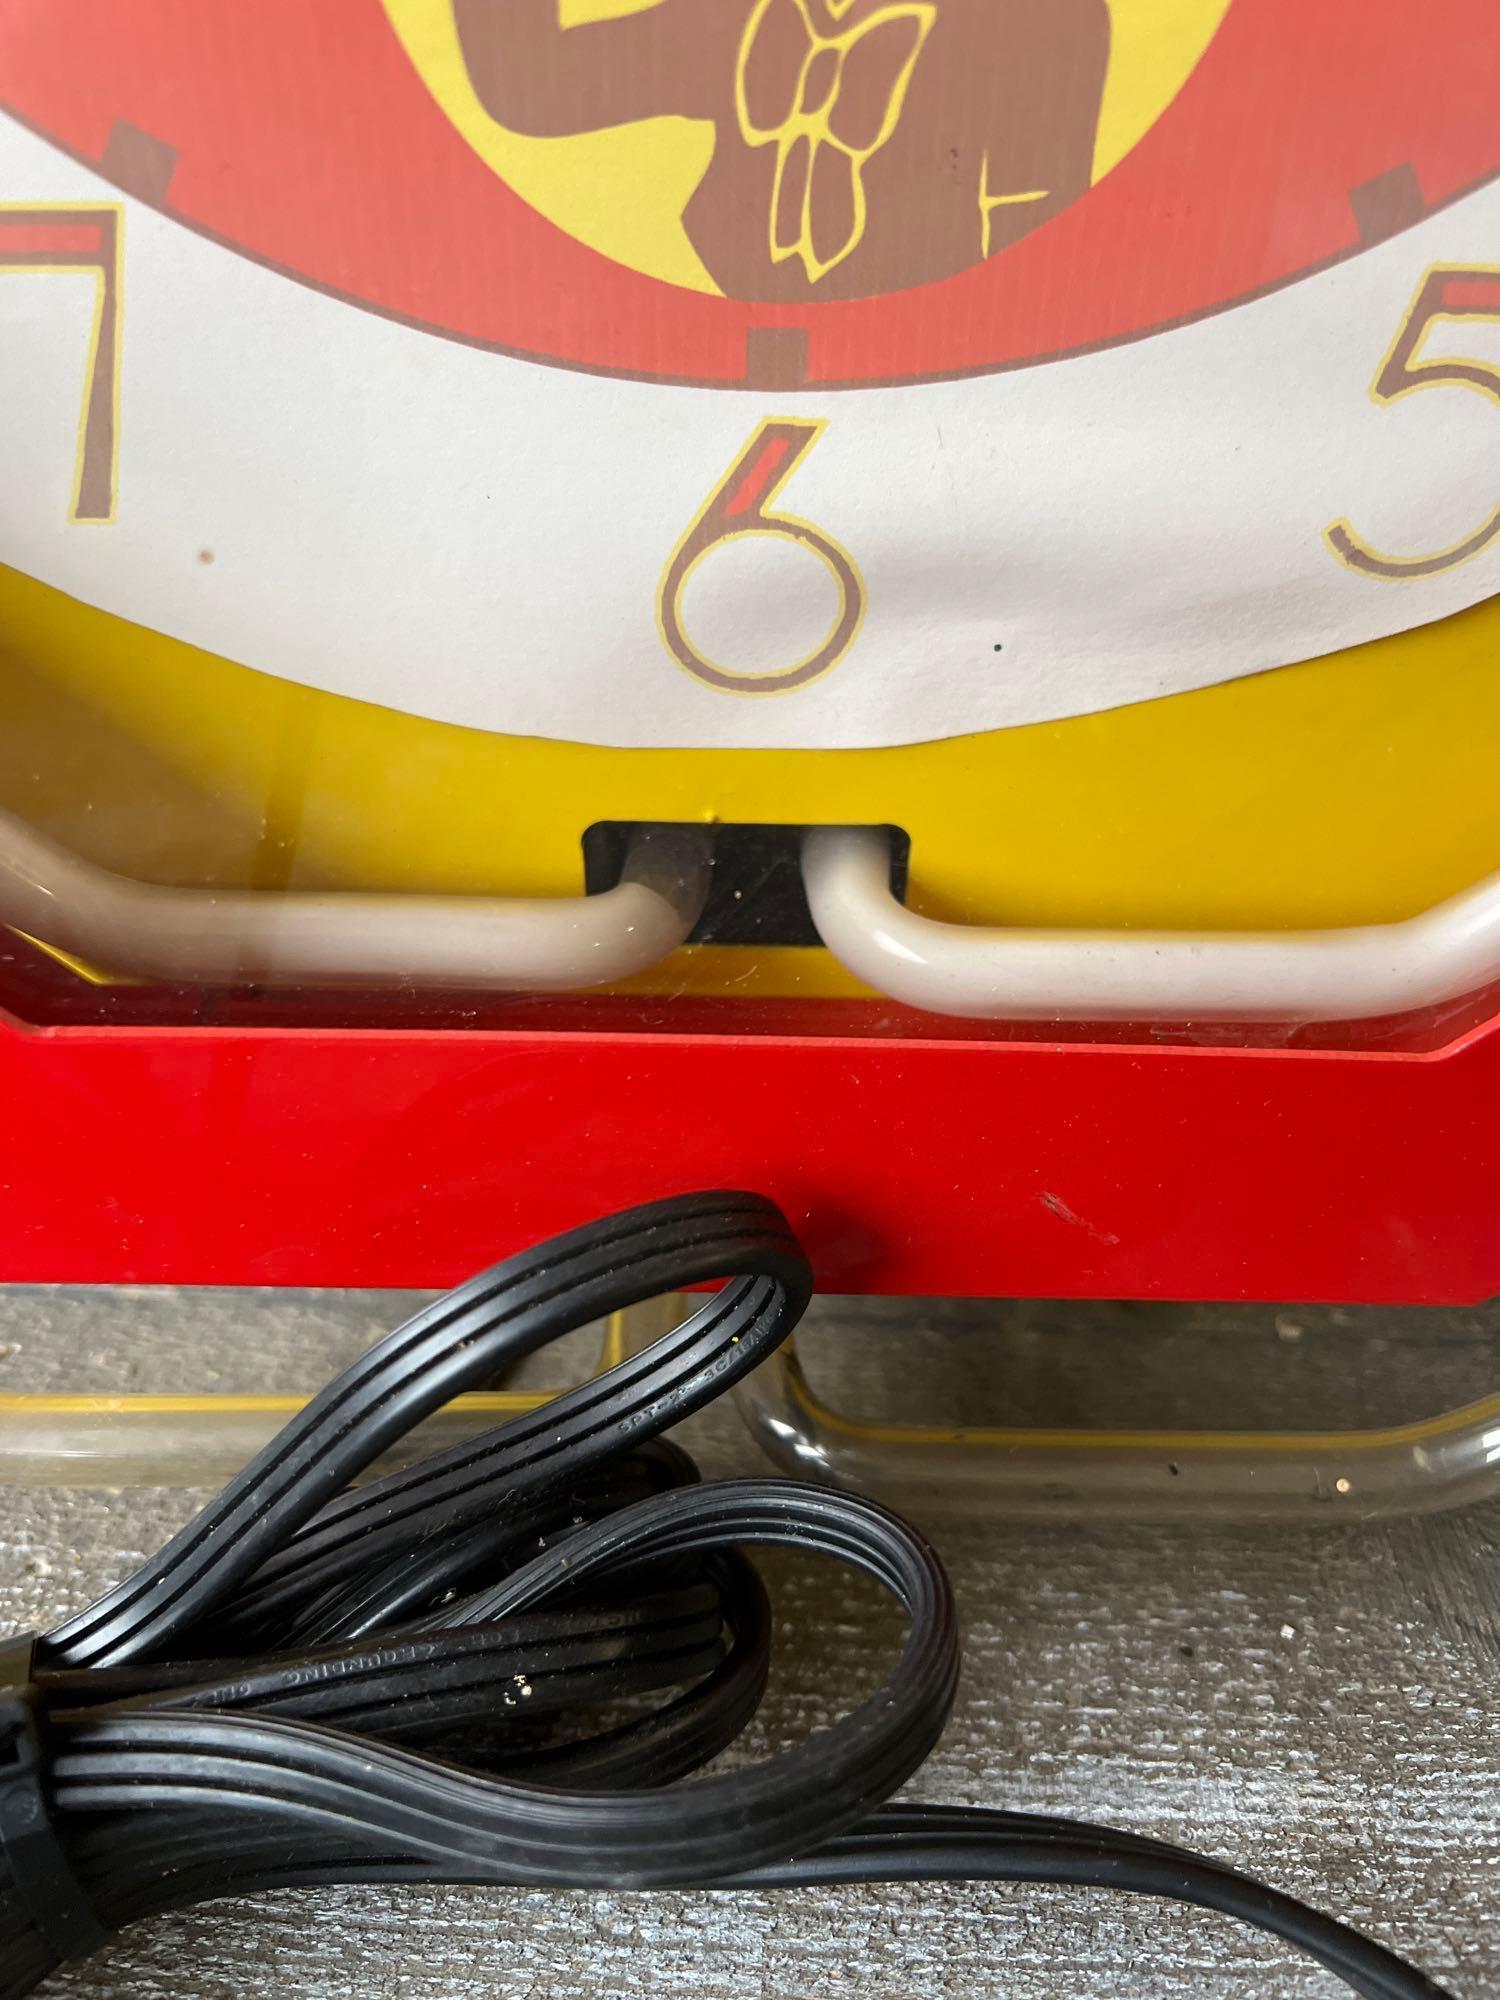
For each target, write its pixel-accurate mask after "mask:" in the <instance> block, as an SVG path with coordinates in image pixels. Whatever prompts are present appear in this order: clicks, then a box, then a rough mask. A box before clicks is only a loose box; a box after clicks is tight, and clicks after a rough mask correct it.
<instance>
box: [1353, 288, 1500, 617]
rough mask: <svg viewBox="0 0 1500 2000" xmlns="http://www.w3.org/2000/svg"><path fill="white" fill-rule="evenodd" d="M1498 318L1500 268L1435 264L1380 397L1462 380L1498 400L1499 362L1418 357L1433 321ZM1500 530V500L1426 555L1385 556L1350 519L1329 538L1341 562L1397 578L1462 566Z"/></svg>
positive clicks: (1375, 388) (1384, 375) (1384, 366)
mask: <svg viewBox="0 0 1500 2000" xmlns="http://www.w3.org/2000/svg"><path fill="white" fill-rule="evenodd" d="M1440 317H1441V318H1443V319H1494V320H1500V270H1496V269H1495V268H1493V267H1488V268H1487V267H1486V266H1484V265H1482V264H1480V265H1473V264H1435V265H1434V266H1433V267H1432V269H1431V270H1430V271H1429V272H1428V273H1427V275H1426V277H1425V278H1424V279H1423V280H1422V282H1421V284H1420V285H1419V286H1418V288H1417V295H1416V297H1415V298H1414V299H1413V300H1412V302H1411V304H1410V306H1409V307H1408V308H1407V312H1406V317H1405V319H1403V320H1402V322H1401V326H1400V330H1399V331H1398V332H1397V334H1396V338H1395V339H1394V340H1393V341H1392V342H1391V347H1390V351H1389V353H1388V354H1387V355H1386V357H1385V360H1384V361H1383V362H1382V363H1381V364H1380V372H1379V374H1378V375H1377V376H1376V377H1375V380H1374V381H1373V382H1372V383H1371V385H1370V395H1371V396H1372V397H1373V399H1374V400H1375V401H1376V402H1377V403H1394V402H1395V401H1396V399H1397V397H1398V396H1410V395H1411V394H1413V392H1414V391H1416V390H1418V389H1430V388H1432V387H1434V386H1439V387H1440V386H1441V385H1442V384H1443V383H1445V382H1457V383H1462V384H1463V385H1464V386H1465V387H1466V388H1470V389H1477V390H1478V391H1479V393H1480V394H1481V395H1482V396H1488V397H1489V399H1490V401H1491V402H1492V403H1496V404H1500V368H1492V367H1490V366H1488V365H1487V364H1486V363H1485V362H1483V361H1471V360H1465V359H1449V360H1446V361H1414V360H1413V359H1412V357H1413V355H1415V353H1416V352H1417V349H1418V348H1419V347H1420V346H1421V344H1422V341H1423V339H1424V338H1425V336H1426V333H1427V329H1428V327H1429V326H1430V325H1431V324H1432V322H1433V320H1435V319H1438V318H1440ZM1496 536H1500V507H1496V509H1495V510H1494V512H1493V513H1492V514H1491V515H1490V517H1489V519H1488V520H1487V521H1486V522H1485V523H1484V525H1483V526H1482V527H1479V528H1476V529H1475V530H1474V532H1473V534H1472V535H1466V536H1465V537H1464V539H1463V540H1462V541H1461V542H1454V543H1453V545H1452V547H1451V548H1446V549H1437V550H1435V551H1434V552H1433V554H1431V555H1427V556H1387V555H1381V554H1380V552H1379V551H1378V550H1377V549H1372V548H1371V547H1370V545H1369V543H1368V542H1367V541H1365V540H1364V539H1363V537H1362V536H1360V535H1359V534H1357V533H1356V532H1355V530H1354V528H1353V527H1351V526H1350V524H1349V522H1348V521H1335V522H1333V524H1332V525H1331V526H1330V527H1327V528H1325V529H1324V530H1323V538H1324V540H1325V541H1326V542H1327V543H1328V546H1329V548H1331V549H1332V550H1333V553H1334V554H1335V555H1336V556H1337V557H1338V559H1339V561H1340V562H1342V563H1347V564H1348V566H1349V568H1350V569H1354V570H1358V571H1359V572H1360V574H1361V575H1363V576H1379V577H1387V578H1393V579H1395V580H1397V581H1401V580H1403V579H1409V578H1412V577H1419V576H1437V575H1439V574H1440V573H1441V572H1442V571H1443V570H1445V569H1456V568H1457V567H1458V565H1459V564H1460V563H1461V562H1467V561H1468V560H1469V558H1470V556H1477V555H1478V554H1479V551H1480V550H1481V549H1485V548H1488V547H1489V545H1490V543H1491V542H1492V541H1494V540H1495V538H1496Z"/></svg>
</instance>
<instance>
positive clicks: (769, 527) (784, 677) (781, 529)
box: [656, 417, 865, 694]
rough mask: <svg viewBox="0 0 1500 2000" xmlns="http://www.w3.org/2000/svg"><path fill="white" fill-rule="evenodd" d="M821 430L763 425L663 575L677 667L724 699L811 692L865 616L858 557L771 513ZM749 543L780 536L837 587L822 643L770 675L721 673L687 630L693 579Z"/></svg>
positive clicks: (665, 635) (660, 608)
mask: <svg viewBox="0 0 1500 2000" xmlns="http://www.w3.org/2000/svg"><path fill="white" fill-rule="evenodd" d="M823 428H824V427H823V424H822V423H821V422H813V421H809V420H808V419H806V418H801V417H771V418H768V419H767V420H766V421H765V422H764V423H762V424H760V425H758V426H757V427H756V429H755V431H754V433H753V434H752V436H751V438H750V440H749V442H748V443H747V444H746V445H745V447H744V449H743V450H742V451H741V452H740V453H739V455H738V456H737V457H736V459H735V461H734V463H733V464H732V465H731V466H730V468H729V470H728V471H727V472H726V473H725V475H724V477H723V478H722V479H721V480H720V481H719V483H718V485H717V486H716V487H715V488H714V490H713V492H712V493H710V495H709V496H708V499H707V501H706V503H705V504H704V506H703V508H702V510H701V511H700V512H699V514H698V515H697V516H696V518H695V519H694V521H693V524H692V526H691V527H690V528H689V529H688V531H687V533H686V534H685V535H684V536H683V538H682V540H681V541H680V542H679V543H678V544H677V547H676V548H675V550H674V551H673V552H672V557H671V560H670V561H669V562H668V564H667V566H666V569H665V570H664V571H663V572H662V579H661V584H660V587H659V588H658V590H657V594H656V618H657V626H658V628H659V630H660V632H661V636H662V642H663V644H664V645H665V646H666V649H667V651H668V652H669V653H670V654H671V655H672V658H673V659H674V660H676V662H677V664H678V665H679V666H680V667H683V668H685V669H686V671H687V672H688V673H690V674H691V675H692V676H693V678H694V679H695V680H699V681H702V682H703V683H704V684H705V686H707V687H712V688H720V689H722V690H723V691H724V692H725V693H726V694H785V693H786V692H787V691H788V690H789V689H791V688H799V687H806V685H807V683H808V682H809V681H815V680H817V678H818V677H819V675H820V674H826V673H827V672H828V671H829V669H830V668H831V667H836V666H837V665H838V663H839V661H840V660H841V659H842V658H843V657H844V655H845V653H847V652H848V650H849V648H850V647H851V646H852V645H853V644H854V639H855V635H856V633H857V632H858V631H859V628H860V623H861V621H862V620H863V618H864V615H865V586H864V579H863V578H862V577H861V576H860V573H859V571H858V570H857V569H856V568H855V566H854V562H853V559H852V557H851V556H850V555H849V553H848V551H847V550H846V549H842V548H840V547H839V545H838V543H837V542H836V541H834V540H833V538H832V537H831V536H829V535H825V534H824V533H823V531H822V529H821V528H815V527H814V526H813V524H812V523H811V522H810V521H803V520H799V519H798V517H797V516H796V515H795V514H782V513H773V512H772V511H771V502H772V501H773V500H774V499H775V498H776V495H777V494H778V493H779V492H780V491H781V489H782V487H783V486H784V485H785V484H786V482H787V480H788V479H790V478H791V476H792V473H793V472H794V471H795V470H796V467H797V465H798V463H799V461H800V460H801V459H802V458H804V457H805V456H806V454H807V453H808V452H809V451H810V450H811V449H812V447H813V445H814V444H816V443H817V441H818V439H819V437H821V435H822V433H823ZM746 535H780V536H782V537H783V538H784V539H785V540H787V541H789V542H793V543H795V544H796V545H797V546H798V547H800V548H804V549H808V550H810V551H811V552H812V554H813V555H815V556H817V557H818V559H819V561H820V562H822V563H823V564H825V565H826V567H827V569H828V570H829V572H830V574H831V575H832V577H833V580H834V582H835V584H836V585H837V586H838V593H839V608H838V612H837V614H836V616H835V618H834V621H833V623H832V625H831V626H830V627H829V629H828V631H827V632H826V633H825V634H824V636H823V638H822V639H820V640H819V642H818V644H817V645H816V646H815V647H814V648H813V650H812V651H811V652H810V653H808V654H806V655H805V656H804V658H802V659H800V660H797V661H795V662H794V663H793V664H792V665H791V666H789V667H782V668H780V669H778V670H775V671H772V672H770V673H743V672H739V671H737V670H736V669H734V668H732V667H724V666H720V665H719V664H718V662H717V661H715V660H710V659H709V658H708V656H707V655H706V654H705V653H703V652H701V651H700V650H699V648H698V647H697V646H696V645H695V644H694V643H693V641H692V639H691V638H690V637H689V636H688V633H687V630H686V627H685V626H684V625H683V622H682V595H683V591H684V590H685V589H686V587H687V582H688V579H689V577H690V576H691V575H692V574H693V571H694V570H695V569H696V568H697V567H698V565H699V563H700V562H702V561H703V559H704V557H705V556H707V555H708V554H709V553H710V552H711V551H712V550H714V549H716V548H717V547H718V546H719V544H720V543H721V542H733V541H738V540H740V538H741V537H743V536H746Z"/></svg>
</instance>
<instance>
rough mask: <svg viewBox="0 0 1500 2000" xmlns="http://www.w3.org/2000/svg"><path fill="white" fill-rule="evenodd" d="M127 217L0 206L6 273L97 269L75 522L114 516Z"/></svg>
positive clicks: (105, 211)
mask: <svg viewBox="0 0 1500 2000" xmlns="http://www.w3.org/2000/svg"><path fill="white" fill-rule="evenodd" d="M123 221H124V218H123V214H122V211H121V209H120V207H119V205H118V203H115V202H83V203H79V204H77V205H67V204H61V203H53V202H28V203H20V202H17V203H10V202H7V203H0V271H32V272H57V271H92V272H93V273H94V274H95V278H94V317H93V326H92V331H91V334H90V338H89V358H88V363H87V366H86V367H85V370H84V382H83V405H82V409H81V410H80V413H79V418H78V444H77V451H76V463H75V468H74V474H73V504H72V506H71V507H70V508H69V509H68V519H69V520H70V521H112V520H113V519H114V518H115V468H116V462H117V459H118V455H119V443H120V422H119V402H120V246H121V241H122V235H123Z"/></svg>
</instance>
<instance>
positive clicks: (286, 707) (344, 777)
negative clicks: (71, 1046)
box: [0, 568, 1500, 996]
mask: <svg viewBox="0 0 1500 2000" xmlns="http://www.w3.org/2000/svg"><path fill="white" fill-rule="evenodd" d="M288 615H294V612H292V611H290V610H289V613H288ZM424 666H425V663H424V662H422V661H420V660H414V661H413V663H412V674H413V682H414V685H417V684H419V681H420V677H421V675H422V673H423V671H424ZM0 703H3V709H4V713H5V716H6V725H7V726H6V728H5V730H4V731H3V732H0V804H3V805H4V806H6V807H8V808H10V809H12V810H13V811H16V812H18V813H20V814H21V815H23V816H24V817H25V818H26V819H28V820H29V821H30V822H31V823H32V824H34V825H36V826H38V827H40V828H42V829H43V830H45V831H47V832H50V833H52V834H54V835H55V836H56V837H57V838H59V839H61V840H63V841H65V842H66V843H67V844H68V845H69V846H71V847H72V848H74V849H75V850H76V851H77V852H78V853H80V854H82V855H84V856H86V857H87V858H89V859H91V860H95V861H98V862H101V863H105V864H107V865H109V866H111V867H114V868H117V869H120V870H121V871H123V872H124V873H127V874H133V875H137V876H140V877H141V878H143V879H147V880H154V881H163V882H177V883H184V884H205V885H206V884H222V885H235V886H253V887H256V888H261V889H267V890H275V889H280V888H287V887H294V886H295V887H334V886H345V887H366V888H375V887H378V888H386V889H411V890H437V891H466V892H486V891H488V892H493V893H501V894H510V895H570V894H576V893H578V891H579V889H580V888H581V886H582V875H583V864H582V855H581V850H580V839H581V836H582V834H583V832H584V830H585V829H586V828H587V827H588V826H590V825H591V824H592V823H593V822H595V821H596V820H686V821H698V822H704V823H712V822H714V821H716V820H724V821H779V822H788V823H797V824H804V823H806V824H839V823H849V822H855V823H871V822H889V823H893V824H896V825H899V826H901V827H903V828H904V829H905V830H906V832H907V833H908V834H909V835H910V837H911V843H912V863H911V892H910V900H911V901H912V903H913V905H914V907H916V908H918V909H920V910H922V911H923V912H925V913H927V914H929V915H932V916H936V917H942V918H947V919H950V920H954V921H968V922H981V923H992V924H1004V923H1012V922H1013V923H1019V924H1030V925H1085V926H1107V927H1114V926H1120V925H1154V926H1169V927H1204V928H1223V929H1246V928H1261V927H1278V926H1285V927H1297V926H1310V925H1330V924H1350V923H1368V922H1383V921H1391V920H1395V919H1398V918H1402V917H1406V916H1410V915H1413V914H1415V913H1416V912H1417V911H1419V910H1421V909H1423V908H1425V907H1427V906H1428V905H1430V904H1432V903H1435V902H1438V901H1439V900H1441V899H1442V898H1443V897H1445V896H1447V895H1449V894H1451V893H1452V892H1453V891H1455V890H1457V889H1460V888H1462V887H1463V886H1465V885H1466V884H1468V883H1470V882H1473V881H1475V880H1477V879H1479V878H1480V877H1482V876H1484V875H1486V874H1488V873H1490V872H1491V871H1493V870H1494V869H1495V868H1496V867H1497V866H1500V784H1497V783H1496V778H1495V768H1496V757H1497V751H1500V600H1491V601H1490V602H1488V603H1486V604H1483V605H1480V606H1478V607H1476V608H1475V609H1473V610H1471V611H1467V612H1463V613H1461V614H1460V615H1458V616H1456V617H1453V618H1449V619H1445V620H1443V621H1441V622H1440V623H1437V624H1433V625H1426V626H1421V627H1418V628H1417V629H1415V630H1413V631H1409V632H1405V633H1401V634H1399V635H1397V636H1396V637H1394V638H1389V639H1383V640H1379V641H1377V642H1375V643H1373V644H1370V645H1365V646H1359V647H1354V648H1351V649H1350V650H1348V651H1345V652H1342V653H1338V654H1335V655H1331V656H1329V657H1327V658H1324V659H1320V660H1315V661H1311V662H1308V663H1306V664H1304V665H1301V666H1295V667H1285V668H1282V669H1279V670H1278V671H1276V672H1272V673H1266V674H1261V675H1257V676H1254V677H1251V678H1248V679H1242V680H1237V681H1230V682H1226V683H1224V684H1222V685H1220V686H1217V687H1213V688H1208V689H1205V690H1203V691H1201V692H1198V693H1193V694H1185V695H1174V696H1171V697H1169V698H1166V699H1163V700H1159V701H1153V702H1145V703H1139V704H1135V705H1132V706H1129V707H1125V708H1119V709H1113V710H1109V711H1107V712H1105V713H1102V714H1097V715H1089V716H1081V717H1077V718H1074V719H1071V720H1069V721H1065V722H1058V723H1046V724H1038V725H1035V726H1032V727H1029V728H1023V729H1012V730H1004V731H998V732H993V733H989V734H984V735H977V736H969V737H962V738H957V739H950V740H947V741H942V742H934V743H924V744H916V745H911V746H908V747H904V748H899V749H890V750H847V751H832V752H830V751H817V752H813V751H724V750H712V751H697V750H609V749H600V748H596V747H591V746H587V745H577V744H568V743H557V742H549V741H545V740H542V739H539V738H534V737H513V736H501V735H491V734H487V733H484V732H481V731H477V730H469V729H460V728H455V727H453V726H451V725H448V724H444V723H437V722H429V721H424V720H422V719H420V718H418V717H414V716H410V715H405V714H401V713H398V712H397V711H394V710H391V709H386V708H381V707H377V706H374V705H373V704H367V703H363V702H358V701H354V700H351V699H349V698H347V697H344V696H336V695H328V694H322V693H318V692H315V691H313V690H310V689H306V688H303V687H300V686H297V685H295V684H293V683H290V682H287V681H283V680H279V679H276V678H274V677H272V676H269V675H266V674H261V673H258V672H256V671H254V670H252V669H250V668H248V667H242V666H237V665H234V664H232V663H231V662H229V661H226V660H223V659H220V658H217V657H216V656H214V655H212V654H209V653H204V652H200V651H198V650H197V649H196V648H194V647H191V646H187V645H183V644H181V643H179V642H178V641H176V640H172V639H168V638H164V637H162V636H161V635H159V634H157V633H154V632H150V631H146V630H144V629H142V628H141V627H139V626H135V625H131V624H129V623H128V622H127V621H125V620H123V619H119V618H115V617H112V616H110V615H109V614H107V613H105V612H102V611H97V610H94V609H92V608H90V607H88V606H85V605H82V604H80V603H78V602H76V601H75V600H73V599H71V598H69V597H67V596H65V595H64V594H63V593H61V592H59V591H56V590H53V589H50V588H49V587H48V586H46V585H44V584H41V583H38V582H36V581H34V580H33V579H31V578H28V577H25V576H22V575H21V574H19V573H18V572H16V571H14V570H6V569H3V568H0ZM628 990H636V991H671V992H681V991H691V992H696V993H717V992H724V991H730V992H733V993H735V994H739V995H746V994H752V993H754V994H786V993H796V994H800V995H804V996H807V995H822V994H829V995H833V994H845V993H853V992H858V991H860V990H861V989H860V988H859V987H858V986H857V984H856V983H855V982H854V981H853V980H852V979H851V978H850V977H849V976H848V975H846V974H844V973H842V972H841V971H840V970H839V969H838V968H837V967H836V966H835V965H834V964H833V963H832V962H831V960H829V959H828V957H827V955H826V954H824V953H821V952H816V951H809V950H805V949H794V948H782V949H770V950H766V949H762V950H757V951H755V952H753V953H752V952H750V951H748V950H746V949H744V948H742V947H740V948H736V947H712V946H710V947H689V948H687V949H686V950H684V951H682V952H679V953H678V954H676V955H675V956H674V958H673V959H672V960H670V961H669V962H668V964H667V965H665V966H663V967H661V968H659V969H658V971H657V972H655V973H653V974H651V975H649V976H648V977H645V978H642V979H640V980H637V981H634V982H632V984H631V988H630V989H628Z"/></svg>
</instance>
